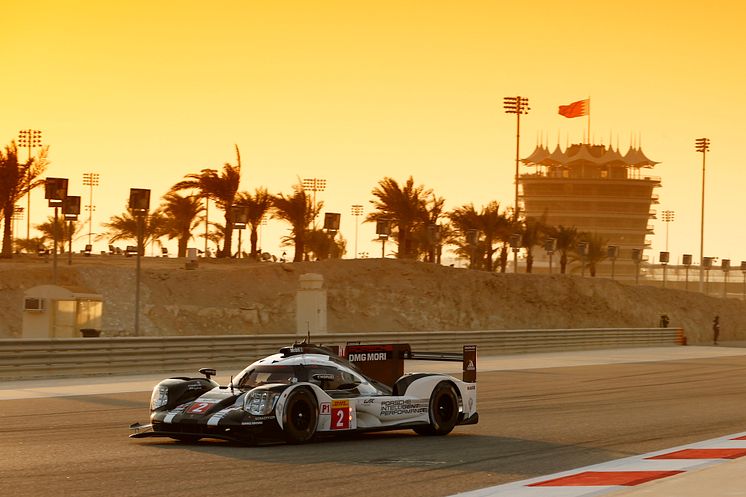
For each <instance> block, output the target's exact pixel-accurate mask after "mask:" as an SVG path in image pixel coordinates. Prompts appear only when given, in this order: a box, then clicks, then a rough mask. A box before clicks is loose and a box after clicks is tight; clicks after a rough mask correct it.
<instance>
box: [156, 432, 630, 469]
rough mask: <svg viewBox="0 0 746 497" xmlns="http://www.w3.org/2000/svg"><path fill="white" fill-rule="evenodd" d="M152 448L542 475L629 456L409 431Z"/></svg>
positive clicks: (279, 460)
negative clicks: (295, 442)
mask: <svg viewBox="0 0 746 497" xmlns="http://www.w3.org/2000/svg"><path fill="white" fill-rule="evenodd" d="M144 445H145V446H147V447H148V448H151V449H154V450H164V451H169V452H170V451H190V452H193V453H195V452H196V453H200V454H204V455H209V456H212V457H219V458H227V459H230V460H234V461H257V462H265V463H266V462H269V463H278V464H287V463H293V464H341V465H366V466H384V467H392V468H408V467H418V468H422V467H431V468H433V469H449V470H453V471H463V472H492V473H494V472H499V473H506V474H522V475H532V474H535V475H540V474H546V473H547V472H548V468H549V469H551V470H552V471H562V470H564V469H571V468H574V467H579V466H587V465H591V464H597V463H600V462H604V461H609V460H612V459H618V458H621V457H625V456H628V455H630V454H627V453H622V452H619V451H609V450H604V449H599V448H593V447H588V446H585V445H569V444H558V443H552V442H546V441H540V440H527V439H520V438H509V437H499V436H485V435H474V434H468V433H452V434H450V435H448V436H445V437H422V436H419V435H416V434H414V433H411V434H410V433H409V432H395V433H391V432H386V433H368V434H350V435H347V436H343V437H339V436H336V437H334V438H333V439H328V438H327V439H321V440H316V441H314V442H312V443H310V444H305V445H285V444H277V445H269V446H267V445H265V446H241V445H238V444H234V443H229V442H223V441H213V440H204V441H201V442H198V443H196V444H185V443H180V442H176V441H166V440H158V441H154V440H149V441H148V442H146V443H144Z"/></svg>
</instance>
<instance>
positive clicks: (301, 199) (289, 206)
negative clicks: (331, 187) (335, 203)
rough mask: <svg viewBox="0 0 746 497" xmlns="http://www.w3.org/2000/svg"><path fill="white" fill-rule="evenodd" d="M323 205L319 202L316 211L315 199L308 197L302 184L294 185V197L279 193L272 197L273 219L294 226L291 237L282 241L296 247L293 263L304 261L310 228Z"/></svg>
mask: <svg viewBox="0 0 746 497" xmlns="http://www.w3.org/2000/svg"><path fill="white" fill-rule="evenodd" d="M323 205H324V203H323V202H318V203H317V204H316V208H315V209H314V205H313V199H312V198H311V197H309V196H308V195H306V190H305V189H304V188H303V185H302V184H301V183H298V184H295V185H293V193H292V195H285V194H284V193H278V194H277V195H276V196H274V197H272V207H273V212H272V217H273V218H275V219H281V220H283V221H287V222H288V223H290V225H291V226H292V228H291V232H290V235H289V236H286V237H283V239H282V241H283V243H285V244H292V245H293V246H294V247H295V255H294V256H293V262H300V261H302V260H303V257H304V254H305V250H306V233H307V231H308V226H309V225H310V224H311V222H312V221H313V219H314V218H315V217H316V214H317V212H318V211H320V210H321V208H322V207H323Z"/></svg>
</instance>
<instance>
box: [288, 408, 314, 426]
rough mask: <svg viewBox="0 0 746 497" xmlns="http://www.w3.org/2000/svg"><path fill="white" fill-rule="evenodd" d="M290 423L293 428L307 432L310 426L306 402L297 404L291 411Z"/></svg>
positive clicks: (309, 410) (309, 413)
mask: <svg viewBox="0 0 746 497" xmlns="http://www.w3.org/2000/svg"><path fill="white" fill-rule="evenodd" d="M292 423H293V426H294V427H295V428H297V429H298V430H302V431H307V430H308V428H309V426H310V424H311V409H310V407H309V405H308V403H306V402H298V403H297V404H296V405H295V406H294V409H293V416H292Z"/></svg>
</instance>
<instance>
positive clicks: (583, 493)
mask: <svg viewBox="0 0 746 497" xmlns="http://www.w3.org/2000/svg"><path fill="white" fill-rule="evenodd" d="M744 436H746V432H742V433H735V434H732V435H727V436H724V437H719V438H713V439H711V440H705V441H704V442H697V443H693V444H688V445H681V446H679V447H673V448H670V449H665V450H659V451H656V452H650V453H648V454H642V455H638V456H632V457H626V458H624V459H617V460H614V461H609V462H605V463H601V464H594V465H592V466H586V467H583V468H576V469H573V470H569V471H562V472H560V473H555V474H551V475H546V476H540V477H538V478H531V479H528V480H522V481H517V482H513V483H507V484H504V485H497V486H494V487H488V488H483V489H479V490H473V491H470V492H464V493H459V494H455V495H454V496H452V497H590V496H596V495H602V494H608V493H610V492H614V491H619V490H620V489H634V488H637V487H636V486H623V485H588V486H533V487H532V486H529V485H531V484H537V483H541V482H547V481H550V480H555V479H558V478H563V477H570V476H576V475H579V474H581V473H585V472H589V471H592V472H618V471H630V472H640V471H681V472H682V473H680V474H678V475H674V476H668V477H667V478H679V477H681V476H686V475H688V474H690V473H691V472H692V471H696V470H699V469H703V468H706V467H710V466H714V465H717V464H721V463H724V462H729V461H733V459H649V458H651V457H655V456H661V455H665V454H670V453H672V452H677V451H680V450H685V449H744V450H746V440H734V439H735V438H737V437H744ZM664 480H665V478H663V479H656V480H653V481H654V482H662V481H664ZM713 491H714V489H713ZM621 493H622V494H624V492H621ZM712 495H715V494H712Z"/></svg>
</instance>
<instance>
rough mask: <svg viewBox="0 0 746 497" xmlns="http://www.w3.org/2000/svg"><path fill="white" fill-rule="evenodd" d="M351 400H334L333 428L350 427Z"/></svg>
mask: <svg viewBox="0 0 746 497" xmlns="http://www.w3.org/2000/svg"><path fill="white" fill-rule="evenodd" d="M350 417H351V416H350V402H349V401H347V400H334V401H332V426H331V428H332V430H349V429H350Z"/></svg>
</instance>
